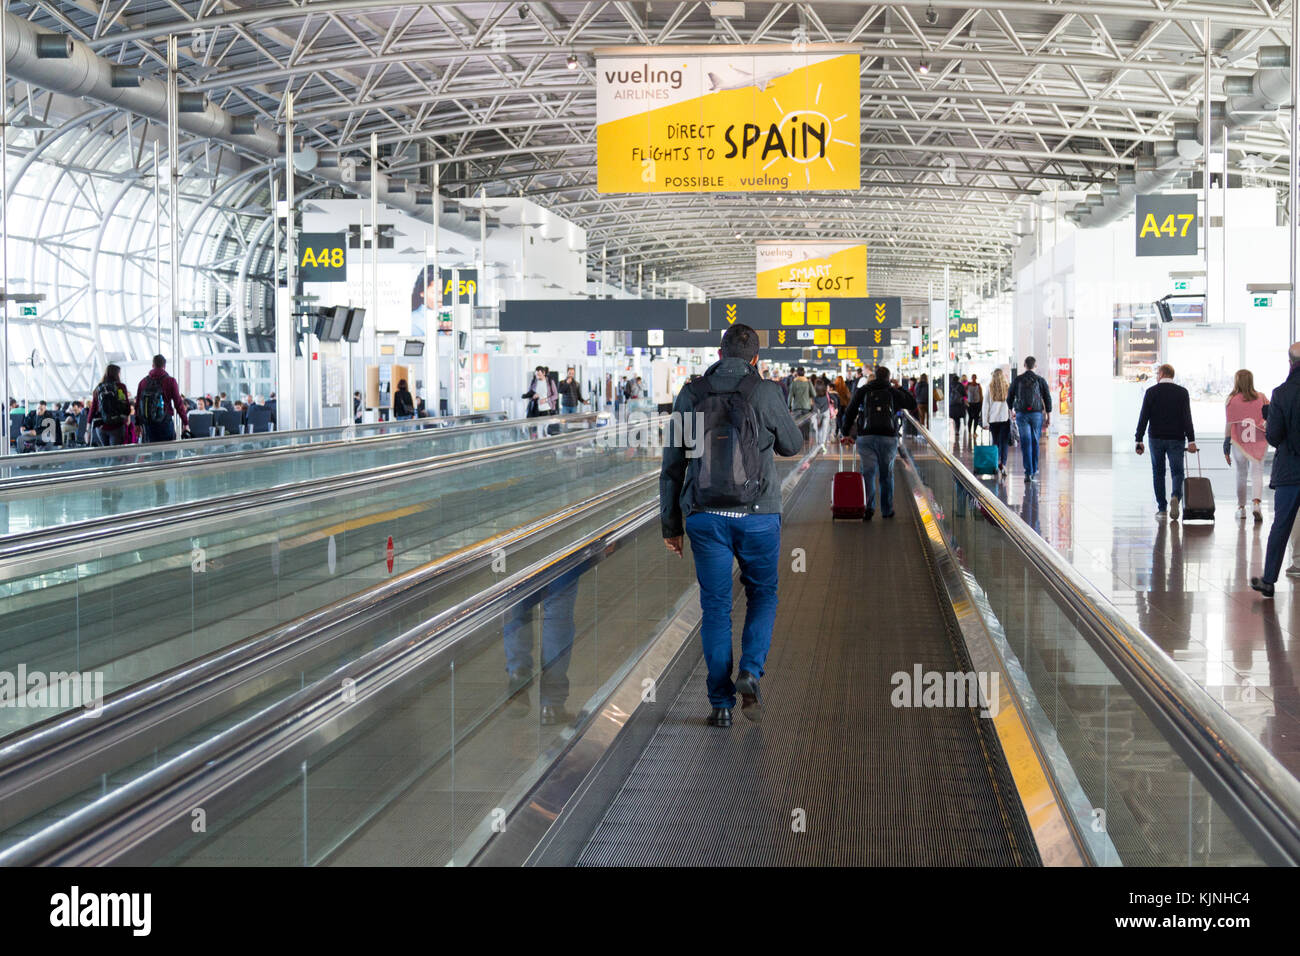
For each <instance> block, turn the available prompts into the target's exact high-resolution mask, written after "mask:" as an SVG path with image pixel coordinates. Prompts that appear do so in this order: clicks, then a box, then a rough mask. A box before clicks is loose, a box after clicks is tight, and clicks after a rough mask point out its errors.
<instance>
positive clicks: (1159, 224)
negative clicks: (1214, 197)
mask: <svg viewBox="0 0 1300 956" xmlns="http://www.w3.org/2000/svg"><path fill="white" fill-rule="evenodd" d="M1134 212H1135V213H1136V215H1135V216H1134V219H1135V223H1134V228H1135V232H1136V235H1137V250H1136V252H1137V255H1139V256H1195V255H1198V254H1199V252H1200V245H1199V242H1198V235H1199V232H1200V225H1201V224H1200V222H1199V221H1198V218H1199V217H1198V212H1199V207H1198V205H1197V196H1196V194H1195V193H1149V194H1147V195H1143V196H1138V197H1137V200H1136V204H1135V206H1134Z"/></svg>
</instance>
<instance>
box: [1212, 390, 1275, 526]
mask: <svg viewBox="0 0 1300 956" xmlns="http://www.w3.org/2000/svg"><path fill="white" fill-rule="evenodd" d="M1267 406H1268V399H1266V398H1265V397H1264V396H1263V395H1262V394H1261V393H1259V392H1257V391H1255V376H1254V375H1252V374H1251V373H1250V370H1249V369H1244V368H1243V369H1240V370H1239V371H1238V372H1237V374H1236V376H1235V377H1234V379H1233V382H1232V394H1231V395H1229V396H1228V404H1227V408H1226V410H1225V414H1226V417H1227V423H1226V424H1227V428H1226V437H1225V438H1224V439H1223V457H1224V458H1226V459H1227V460H1228V464H1230V465H1236V466H1237V520H1238V521H1244V520H1245V518H1246V481H1247V479H1249V481H1250V490H1251V498H1252V500H1253V502H1254V511H1255V522H1256V524H1258V523H1259V522H1261V521H1263V520H1264V513H1263V512H1262V511H1260V507H1259V500H1260V498H1261V497H1262V495H1263V492H1264V453H1265V452H1267V451H1268V442H1267V441H1266V440H1265V439H1264V416H1265V415H1266V414H1267V412H1266V411H1265V408H1266V407H1267Z"/></svg>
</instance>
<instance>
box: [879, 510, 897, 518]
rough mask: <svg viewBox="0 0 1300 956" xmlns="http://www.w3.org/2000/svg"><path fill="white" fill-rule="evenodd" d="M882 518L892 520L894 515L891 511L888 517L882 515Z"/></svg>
mask: <svg viewBox="0 0 1300 956" xmlns="http://www.w3.org/2000/svg"><path fill="white" fill-rule="evenodd" d="M880 517H882V518H892V517H894V513H893V512H892V511H891V512H890V513H889V514H887V515H881V516H880Z"/></svg>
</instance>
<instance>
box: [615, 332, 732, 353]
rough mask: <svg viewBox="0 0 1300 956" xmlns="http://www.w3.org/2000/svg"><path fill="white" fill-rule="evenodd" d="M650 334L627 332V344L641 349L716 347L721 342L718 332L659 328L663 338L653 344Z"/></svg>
mask: <svg viewBox="0 0 1300 956" xmlns="http://www.w3.org/2000/svg"><path fill="white" fill-rule="evenodd" d="M651 335H652V333H651V332H636V331H634V332H629V333H628V336H627V344H628V345H629V346H633V347H640V348H643V349H645V348H666V349H716V348H717V347H718V346H719V345H720V344H721V343H722V335H721V334H720V333H718V332H684V331H682V330H681V329H663V330H661V335H662V336H663V340H662V341H661V342H659V343H658V344H654V345H652V344H651V342H650V337H651Z"/></svg>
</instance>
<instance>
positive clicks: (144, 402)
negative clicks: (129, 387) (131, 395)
mask: <svg viewBox="0 0 1300 956" xmlns="http://www.w3.org/2000/svg"><path fill="white" fill-rule="evenodd" d="M176 415H179V416H180V417H181V427H182V428H185V429H188V428H189V427H190V415H189V409H188V407H187V406H186V404H185V398H184V396H182V395H181V387H180V386H179V385H178V384H177V383H176V379H174V378H172V377H171V376H170V375H168V374H167V359H165V358H163V357H162V356H161V355H155V356H154V357H153V368H151V369H149V374H147V375H146V376H145V377H144V378H142V379H140V385H139V387H138V388H137V389H136V392H135V416H136V418H137V419H138V420H139V422H140V424H141V425H142V426H143V430H144V440H145V441H147V442H159V441H175V440H176V423H175V422H174V421H173V420H172V419H173V417H174V416H176ZM187 437H188V436H187Z"/></svg>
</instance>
